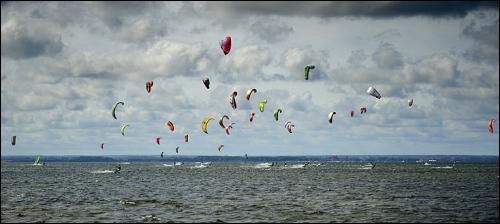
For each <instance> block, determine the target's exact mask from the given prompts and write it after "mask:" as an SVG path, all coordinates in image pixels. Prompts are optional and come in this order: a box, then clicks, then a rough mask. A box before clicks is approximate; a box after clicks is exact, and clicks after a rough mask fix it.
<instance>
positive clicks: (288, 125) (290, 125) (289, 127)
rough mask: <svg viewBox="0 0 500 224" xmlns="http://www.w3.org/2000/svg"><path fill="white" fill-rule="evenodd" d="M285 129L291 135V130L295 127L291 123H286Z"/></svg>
mask: <svg viewBox="0 0 500 224" xmlns="http://www.w3.org/2000/svg"><path fill="white" fill-rule="evenodd" d="M285 127H286V129H287V130H288V133H292V128H293V127H295V125H294V124H293V123H292V122H290V121H287V122H286V124H285Z"/></svg>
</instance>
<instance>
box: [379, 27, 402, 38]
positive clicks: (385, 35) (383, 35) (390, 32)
mask: <svg viewBox="0 0 500 224" xmlns="http://www.w3.org/2000/svg"><path fill="white" fill-rule="evenodd" d="M399 36H401V33H400V32H399V31H398V30H397V29H387V30H384V31H382V32H380V33H377V34H375V35H373V37H372V38H373V39H387V38H390V37H399Z"/></svg>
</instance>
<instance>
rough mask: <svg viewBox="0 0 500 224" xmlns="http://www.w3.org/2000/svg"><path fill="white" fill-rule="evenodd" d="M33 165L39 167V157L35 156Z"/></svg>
mask: <svg viewBox="0 0 500 224" xmlns="http://www.w3.org/2000/svg"><path fill="white" fill-rule="evenodd" d="M34 165H40V156H39V155H37V156H36V158H35V163H34Z"/></svg>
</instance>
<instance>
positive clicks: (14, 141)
mask: <svg viewBox="0 0 500 224" xmlns="http://www.w3.org/2000/svg"><path fill="white" fill-rule="evenodd" d="M11 144H12V145H16V136H15V135H14V136H12V141H11Z"/></svg>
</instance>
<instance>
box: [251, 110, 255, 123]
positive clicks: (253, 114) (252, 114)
mask: <svg viewBox="0 0 500 224" xmlns="http://www.w3.org/2000/svg"><path fill="white" fill-rule="evenodd" d="M253 116H255V113H254V112H252V113H251V114H250V122H252V121H253Z"/></svg>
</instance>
